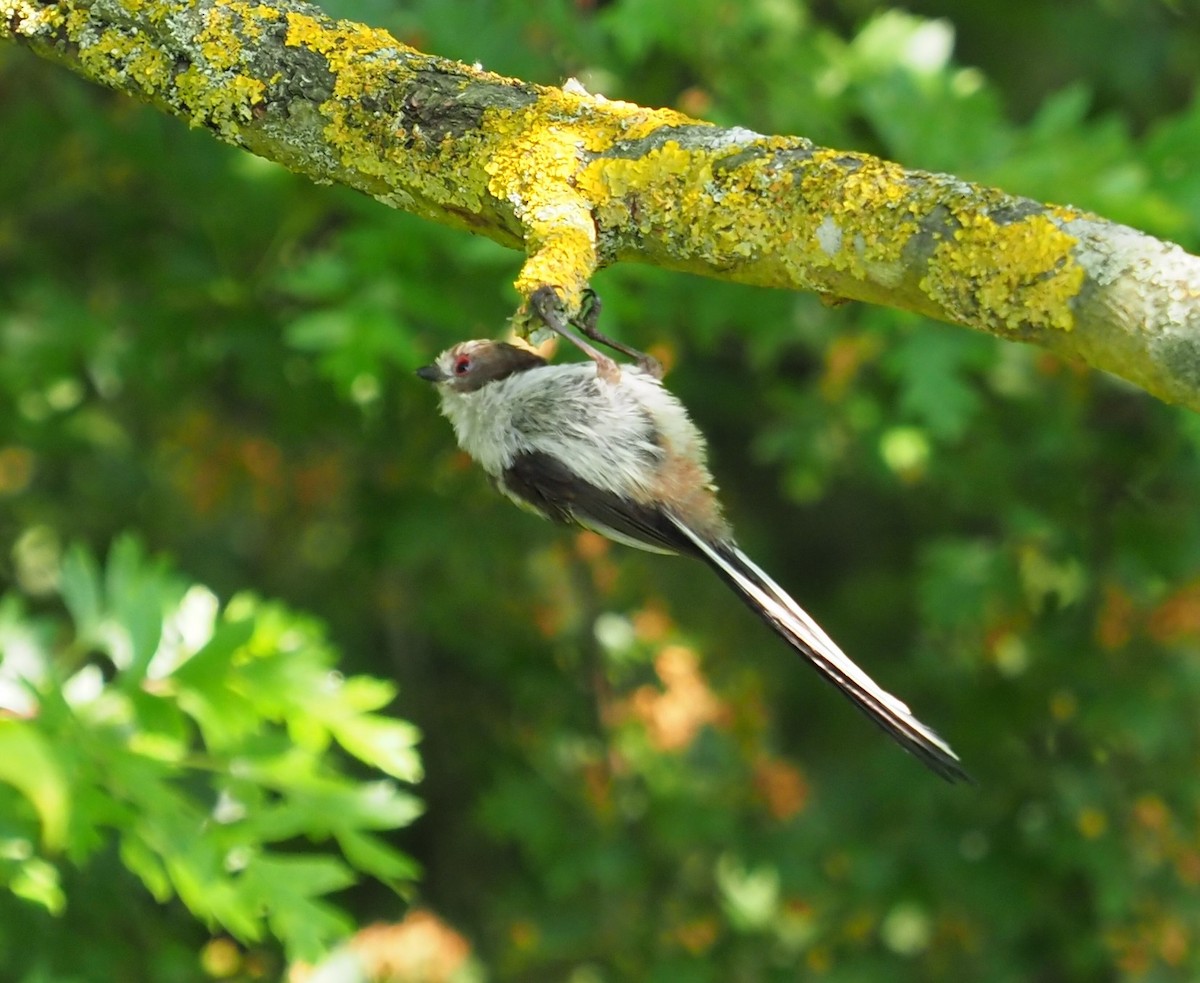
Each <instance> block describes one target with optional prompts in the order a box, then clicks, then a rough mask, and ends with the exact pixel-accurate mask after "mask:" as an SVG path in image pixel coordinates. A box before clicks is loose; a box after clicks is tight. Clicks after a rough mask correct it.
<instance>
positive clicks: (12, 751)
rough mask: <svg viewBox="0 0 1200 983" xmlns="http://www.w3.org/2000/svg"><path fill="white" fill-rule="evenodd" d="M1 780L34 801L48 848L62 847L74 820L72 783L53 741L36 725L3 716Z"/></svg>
mask: <svg viewBox="0 0 1200 983" xmlns="http://www.w3.org/2000/svg"><path fill="white" fill-rule="evenodd" d="M0 782H6V783H7V784H9V785H12V786H13V787H14V788H16V789H17V791H19V792H20V793H21V794H22V795H24V796H25V798H27V799H28V800H29V801H30V803H32V805H33V807H34V809H35V810H36V812H37V814H38V819H39V820H40V821H41V824H42V843H43V845H44V846H45V847H46V849H47V850H50V851H58V850H61V849H62V848H63V846H64V845H65V844H66V839H67V828H68V825H69V822H70V814H71V792H70V784H69V782H68V781H67V778H66V775H64V773H63V770H62V767H61V766H60V764H59V761H58V757H57V756H56V755H55V753H54V751H53V749H52V747H51V745H50V743H49V742H48V741H47V740H46V739H45V738H44V737H43V736H42V735H41V734H40V733H38V731H37V730H36V729H35V728H34V726H33V725H32V724H29V723H26V722H25V721H21V720H3V719H0Z"/></svg>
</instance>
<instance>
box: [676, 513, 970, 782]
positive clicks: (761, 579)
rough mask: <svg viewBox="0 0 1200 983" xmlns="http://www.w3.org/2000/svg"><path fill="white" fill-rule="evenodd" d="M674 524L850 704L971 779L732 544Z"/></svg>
mask: <svg viewBox="0 0 1200 983" xmlns="http://www.w3.org/2000/svg"><path fill="white" fill-rule="evenodd" d="M672 521H674V523H675V525H676V526H677V527H678V528H679V530H680V532H682V533H683V534H684V535H685V536H686V537H687V538H688V539H689V540H690V541H691V542H692V543H693V544H694V545H695V547H696V550H697V552H698V554H699V555H700V556H701V557H702V558H703V559H704V560H705V561H707V562H708V564H709V565H710V566H711V567H712V568H713V569H714V570H716V572H717V573H718V574H719V575H720V577H721V579H722V580H724V581H725V582H726V583H727V584H729V586H731V587H732V588H733V589H734V590H735V591H736V592H737V594H738V596H739V597H740V598H741V599H742V601H743V602H744V603H745V604H746V606H747V607H749V608H750V610H752V611H753V612H754V613H755V614H757V615H758V616H759V617H760V618H762V619H763V621H765V622H766V623H767V624H768V625H770V626H771V628H773V629H774V630H775V631H776V632H778V633H779V635H780V636H781V637H782V638H783V639H784V641H786V642H787V643H788V644H789V645H791V646H792V647H793V648H794V649H796V651H798V652H799V653H800V654H801V655H802V656H804V658H806V659H807V660H808V661H809V662H810V663H812V665H813V666H814V667H815V668H816V669H817V671H818V672H820V673H821V674H822V675H823V676H824V677H825V678H826V679H828V680H829V681H830V682H831V683H833V684H834V685H835V686H836V687H837V688H838V689H839V690H841V691H842V692H843V693H844V694H845V695H846V696H847V697H849V698H850V699H851V700H853V701H854V703H855V704H856V705H857V706H858V708H859V709H860V710H862V711H863V713H865V714H866V715H867V716H868V717H870V718H871V719H872V720H873V721H875V723H876V724H878V725H879V726H880V727H881V728H883V730H885V731H886V732H887V733H888V734H890V735H891V737H892V738H893V739H894V740H895V741H896V742H897V743H898V744H899V745H900V746H901V747H903V748H904V749H905V750H906V751H908V752H909V753H910V754H912V755H914V756H915V757H917V758H918V759H919V760H920V761H921V762H922V763H923V764H925V765H926V766H927V767H928V768H930V769H931V770H933V771H935V772H937V773H938V774H939V775H941V776H942V777H943V778H945V779H946V780H947V781H950V782H956V781H971V778H970V776H969V775H968V774H967V773H966V772H965V771H963V768H962V765H961V764H960V763H959V759H958V755H957V754H955V753H954V752H953V751H951V750H950V746H949V745H948V744H947V743H946V742H945V741H943V740H942V739H941V738H940V737H938V735H937V734H936V733H934V732H933V731H932V730H930V728H928V727H926V726H925V725H924V724H923V723H921V721H919V720H918V719H917V718H916V717H914V716H913V715H912V711H911V710H909V709H908V707H907V706H905V705H904V703H903V702H901V701H900V700H898V699H896V697H894V696H892V694H891V693H888V692H886V691H885V690H883V689H881V688H880V687H879V685H878V684H877V683H876V682H875V681H874V680H873V679H871V677H870V676H868V675H867V674H866V673H865V672H863V671H862V670H861V669H860V668H859V667H858V666H856V665H855V664H854V663H853V662H851V661H850V659H849V658H848V657H847V656H846V654H845V653H844V652H843V651H842V650H841V649H840V648H838V647H837V645H836V644H835V643H834V641H833V639H831V638H830V637H829V636H828V635H826V634H825V632H824V631H823V630H822V629H821V626H820V625H818V624H817V623H816V622H815V621H813V619H812V618H810V617H809V616H808V614H806V613H805V611H804V610H803V609H802V608H801V607H800V605H799V604H797V603H796V602H795V601H794V600H792V599H791V598H790V597H789V596H788V594H787V592H786V591H784V590H783V588H782V587H780V586H779V585H778V584H776V583H775V582H774V581H773V580H772V579H771V578H770V577H768V576H767V575H766V574H765V573H764V572H763V571H762V570H761V569H759V567H758V566H756V565H755V563H754V562H753V561H752V560H751V559H750V558H749V557H748V556H746V554H745V553H743V552H742V551H741V550H740V549H738V548H737V547H736V546H734V545H733V544H732V543H721V544H713V543H709V542H706V541H705V540H704V539H703V538H702V537H701V536H699V535H698V534H697V533H695V532H693V531H692V530H691V529H689V528H687V526H686V525H684V524H683V523H682V522H680V521H678V520H674V519H673V520H672Z"/></svg>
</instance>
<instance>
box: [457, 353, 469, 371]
mask: <svg viewBox="0 0 1200 983" xmlns="http://www.w3.org/2000/svg"><path fill="white" fill-rule="evenodd" d="M470 371H471V356H470V355H459V356H458V358H456V359H455V360H454V374H455V375H466V374H467V373H468V372H470Z"/></svg>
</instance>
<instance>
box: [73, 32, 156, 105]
mask: <svg viewBox="0 0 1200 983" xmlns="http://www.w3.org/2000/svg"><path fill="white" fill-rule="evenodd" d="M79 61H80V64H81V65H82V66H83V68H84V70H85V71H86V72H87V73H88V75H89V76H91V77H92V78H94V79H96V80H97V81H99V82H103V83H105V84H106V85H112V86H121V85H122V84H124V83H126V81H127V80H128V81H130V82H132V83H133V84H134V85H135V86H136V87H137V88H138V89H140V90H141V91H142V92H143V93H145V94H146V95H153V94H155V93H156V92H157V91H158V90H159V89H160V88H161V87H162V86H163V85H164V84H166V82H167V81H168V78H169V68H168V62H167V57H166V55H165V54H164V53H163V52H162V51H161V50H159V49H158V48H155V47H154V46H153V45H151V44H150V43H148V41H147V39H145V38H142V37H140V36H137V35H129V34H126V33H125V32H124V31H123V30H121V29H118V28H115V27H113V28H109V29H108V30H105V31H103V32H101V34H100V35H99V36H98V37H97V38H96V39H95V40H93V41H91V42H89V43H81V44H80V46H79Z"/></svg>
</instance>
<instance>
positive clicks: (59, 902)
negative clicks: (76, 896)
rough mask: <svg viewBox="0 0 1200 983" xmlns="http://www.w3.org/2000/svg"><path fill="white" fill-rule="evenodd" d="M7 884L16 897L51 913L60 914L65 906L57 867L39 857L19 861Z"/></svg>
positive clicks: (65, 902) (65, 899)
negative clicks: (19, 863)
mask: <svg viewBox="0 0 1200 983" xmlns="http://www.w3.org/2000/svg"><path fill="white" fill-rule="evenodd" d="M8 886H9V889H10V890H11V891H12V893H13V894H15V895H16V896H17V897H19V898H24V899H25V900H26V901H32V902H33V903H34V904H39V905H41V906H42V907H43V908H45V909H46V910H47V911H48V912H50V914H52V915H58V914H61V913H62V911H63V909H64V908H66V906H67V897H66V895H65V894H64V893H63V889H62V884H61V883H60V881H59V878H58V869H57V868H56V867H55V866H54V865H53V864H51V863H49V862H47V861H45V860H43V859H41V858H40V857H30V858H29V859H28V860H26V861H24V862H23V863H21V865H20V866H19V867H18V869H17V872H16V874H15V875H14V876H13V877H12V879H11V880H10V881H9V882H8Z"/></svg>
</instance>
